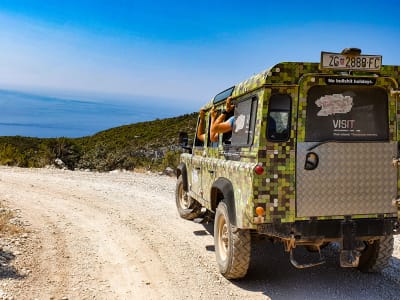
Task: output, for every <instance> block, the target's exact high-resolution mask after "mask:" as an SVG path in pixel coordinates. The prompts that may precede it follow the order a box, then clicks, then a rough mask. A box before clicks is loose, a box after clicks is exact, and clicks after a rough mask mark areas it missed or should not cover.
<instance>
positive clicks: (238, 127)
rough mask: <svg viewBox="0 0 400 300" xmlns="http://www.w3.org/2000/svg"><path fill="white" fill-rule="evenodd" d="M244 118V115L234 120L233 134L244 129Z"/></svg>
mask: <svg viewBox="0 0 400 300" xmlns="http://www.w3.org/2000/svg"><path fill="white" fill-rule="evenodd" d="M245 120H246V117H245V116H244V115H240V116H238V117H237V118H236V120H235V132H238V131H240V130H242V129H243V128H244V123H245Z"/></svg>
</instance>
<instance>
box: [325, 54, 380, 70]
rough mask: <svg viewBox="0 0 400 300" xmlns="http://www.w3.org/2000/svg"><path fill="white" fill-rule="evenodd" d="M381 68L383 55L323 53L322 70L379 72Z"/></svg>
mask: <svg viewBox="0 0 400 300" xmlns="http://www.w3.org/2000/svg"><path fill="white" fill-rule="evenodd" d="M381 66H382V56H381V55H344V54H339V53H330V52H321V68H322V69H333V70H361V71H379V70H380V68H381Z"/></svg>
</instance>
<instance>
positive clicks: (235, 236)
mask: <svg viewBox="0 0 400 300" xmlns="http://www.w3.org/2000/svg"><path fill="white" fill-rule="evenodd" d="M214 243H215V255H216V258H217V263H218V268H219V271H220V272H221V274H222V275H223V276H224V277H226V278H228V279H237V278H242V277H244V276H245V275H246V273H247V270H248V268H249V264H250V251H251V237H250V231H249V230H241V229H238V228H236V227H235V226H233V225H232V224H231V222H230V220H229V214H228V208H227V206H226V204H225V203H224V202H220V203H219V205H218V207H217V211H216V214H215V220H214Z"/></svg>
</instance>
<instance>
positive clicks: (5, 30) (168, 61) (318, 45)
mask: <svg viewBox="0 0 400 300" xmlns="http://www.w3.org/2000/svg"><path fill="white" fill-rule="evenodd" d="M397 2H398V1H396V0H392V1H387V0H381V1H376V0H363V1H266V0H265V1H251V0H249V1H236V0H232V1H218V0H215V1H208V0H203V1H188V0H185V1H175V0H171V1H156V0H154V1H143V0H141V1H135V0H131V1H122V0H114V1H101V0H97V1H88V0H69V1H55V0H54V1H50V0H49V1H42V0H34V1H28V0H27V1H22V0H1V2H0V45H1V55H0V88H3V89H4V88H12V89H20V90H21V89H22V90H33V91H38V92H46V93H50V94H52V95H54V96H57V95H74V97H78V96H79V95H97V96H98V97H99V98H101V97H102V96H103V95H107V96H104V98H107V99H111V98H114V99H122V100H123V101H129V99H130V97H131V96H133V95H134V96H135V97H137V96H146V97H148V98H146V99H152V100H151V101H152V103H153V104H157V102H164V103H165V101H174V102H175V103H176V104H179V105H181V107H182V113H183V112H192V111H197V110H198V109H199V108H200V107H201V106H202V105H203V104H204V103H205V102H207V101H208V100H210V99H211V97H213V96H214V95H215V94H217V93H218V92H220V91H221V90H223V89H225V88H227V87H229V86H232V85H234V84H236V83H238V82H240V81H242V80H245V79H247V78H248V77H249V76H251V75H253V74H255V73H258V72H260V71H262V70H264V69H267V68H268V67H270V66H271V65H273V64H275V63H277V62H280V61H315V62H317V61H319V57H320V51H322V50H324V51H332V52H340V51H341V50H342V49H343V48H346V47H359V48H361V49H362V50H363V53H365V54H381V55H382V56H383V63H384V64H400V55H399V53H400V51H399V49H400V5H399V4H398V3H397ZM171 99H172V100H171ZM179 113H181V112H179Z"/></svg>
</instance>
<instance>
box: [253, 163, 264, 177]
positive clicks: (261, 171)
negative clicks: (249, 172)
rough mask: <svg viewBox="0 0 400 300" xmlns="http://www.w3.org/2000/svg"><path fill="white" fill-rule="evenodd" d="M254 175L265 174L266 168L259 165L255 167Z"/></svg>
mask: <svg viewBox="0 0 400 300" xmlns="http://www.w3.org/2000/svg"><path fill="white" fill-rule="evenodd" d="M254 173H256V174H257V175H262V174H263V173H264V168H263V166H262V165H257V166H255V167H254Z"/></svg>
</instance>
